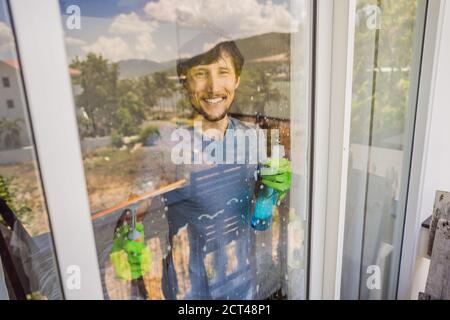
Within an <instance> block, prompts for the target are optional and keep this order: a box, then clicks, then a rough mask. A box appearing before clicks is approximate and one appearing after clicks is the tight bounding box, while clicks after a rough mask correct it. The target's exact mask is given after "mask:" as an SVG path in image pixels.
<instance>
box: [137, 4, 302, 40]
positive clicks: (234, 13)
mask: <svg viewBox="0 0 450 320" xmlns="http://www.w3.org/2000/svg"><path fill="white" fill-rule="evenodd" d="M144 10H145V13H146V14H147V15H148V16H150V17H152V18H154V19H156V20H158V21H166V22H177V23H178V25H180V26H183V27H188V28H193V29H200V30H209V31H213V32H215V33H216V34H217V35H219V36H225V37H228V38H232V39H234V38H240V37H246V36H252V35H257V34H263V33H268V32H293V31H295V30H297V29H298V27H299V24H300V22H299V20H297V19H295V18H294V17H293V15H292V14H291V13H290V12H289V9H288V7H287V6H286V5H284V4H274V3H272V2H271V1H267V2H265V3H259V2H258V1H257V0H239V1H229V0H215V1H211V0H190V1H185V0H159V1H158V2H149V3H147V5H146V6H145V8H144Z"/></svg>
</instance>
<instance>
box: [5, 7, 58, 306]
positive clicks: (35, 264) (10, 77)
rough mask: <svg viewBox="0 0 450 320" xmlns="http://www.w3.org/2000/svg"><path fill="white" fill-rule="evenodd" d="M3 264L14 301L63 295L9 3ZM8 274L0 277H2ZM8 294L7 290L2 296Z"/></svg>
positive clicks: (54, 297)
mask: <svg viewBox="0 0 450 320" xmlns="http://www.w3.org/2000/svg"><path fill="white" fill-rule="evenodd" d="M0 79H2V80H1V82H0V262H1V265H2V266H1V267H2V269H3V274H4V279H0V283H2V282H3V280H4V283H5V284H6V289H7V290H6V291H7V296H8V297H9V298H10V299H61V298H62V291H61V287H60V281H59V278H58V274H59V273H58V270H57V266H56V259H55V254H54V248H53V243H52V235H51V233H50V228H49V221H48V217H47V212H46V207H45V200H44V195H43V193H42V189H41V183H40V177H39V167H38V163H37V161H36V156H35V151H34V144H33V139H32V133H31V129H30V124H29V120H28V110H27V105H26V101H25V96H24V91H23V86H22V80H21V77H20V63H19V61H18V58H17V54H16V50H15V39H14V36H13V32H12V27H11V20H10V17H9V15H8V7H7V3H6V1H4V0H1V1H0ZM1 275H2V274H1V273H0V276H1ZM2 287H3V286H1V285H0V296H5V294H6V292H1V290H2Z"/></svg>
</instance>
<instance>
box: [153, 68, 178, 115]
mask: <svg viewBox="0 0 450 320" xmlns="http://www.w3.org/2000/svg"><path fill="white" fill-rule="evenodd" d="M152 79H153V83H154V92H155V95H154V96H155V98H156V99H157V100H159V104H160V107H162V99H163V98H168V97H170V96H172V95H173V93H174V92H175V90H176V88H175V83H174V82H173V81H172V80H170V79H169V77H168V74H167V72H155V73H153V75H152Z"/></svg>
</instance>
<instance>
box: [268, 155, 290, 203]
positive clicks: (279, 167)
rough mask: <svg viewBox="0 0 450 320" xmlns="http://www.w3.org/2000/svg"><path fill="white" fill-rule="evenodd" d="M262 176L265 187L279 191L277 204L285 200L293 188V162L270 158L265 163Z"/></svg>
mask: <svg viewBox="0 0 450 320" xmlns="http://www.w3.org/2000/svg"><path fill="white" fill-rule="evenodd" d="M260 174H261V177H262V183H263V184H264V185H266V186H268V187H269V188H272V189H274V190H276V191H278V194H279V196H278V200H277V202H279V201H281V200H283V199H284V198H285V197H286V194H287V192H288V190H289V189H290V188H291V183H292V169H291V162H290V161H289V160H288V159H286V158H270V159H268V160H267V161H266V162H264V163H263V166H262V167H261V170H260Z"/></svg>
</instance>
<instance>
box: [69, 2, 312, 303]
mask: <svg viewBox="0 0 450 320" xmlns="http://www.w3.org/2000/svg"><path fill="white" fill-rule="evenodd" d="M60 6H61V12H62V20H63V24H64V26H65V40H66V45H67V53H68V60H69V63H70V75H71V79H72V84H73V93H74V98H75V104H76V114H77V118H78V127H79V135H80V139H81V146H82V152H83V161H84V170H85V174H86V179H87V186H88V192H89V201H90V207H91V211H92V220H93V225H94V232H95V237H96V245H97V251H98V255H99V262H100V267H101V275H102V281H103V286H104V292H105V296H106V297H107V298H111V299H200V298H210V299H220V298H221V299H227V298H229V299H258V298H269V297H277V298H296V299H302V298H305V294H306V265H307V264H306V261H307V256H306V252H307V250H306V248H307V241H306V240H307V235H308V230H307V225H308V219H307V217H308V212H307V185H308V179H309V177H308V175H307V172H308V170H307V169H308V166H309V162H308V159H309V158H308V150H309V149H308V148H309V145H308V143H307V142H308V139H309V129H310V128H309V103H308V102H309V94H308V92H309V91H308V90H309V64H308V61H309V51H310V43H309V39H310V37H309V34H310V27H309V26H310V23H311V22H310V14H309V12H310V9H309V1H288V0H277V1H272V2H267V1H255V0H244V1H239V2H230V1H203V0H196V1H189V2H186V1H169V0H158V1H127V2H124V1H119V0H108V1H81V0H79V1H72V0H71V1H63V0H61V1H60ZM208 129H211V130H209V131H208ZM291 137H292V139H291ZM279 145H281V146H282V147H275V148H273V150H274V151H276V150H278V151H280V152H278V155H276V154H272V147H273V146H279ZM283 153H284V154H283ZM267 157H271V158H273V159H274V161H272V163H271V168H266V169H265V170H260V169H261V168H262V166H263V162H264V161H265V160H266V158H267ZM278 158H284V160H281V161H278V162H277V161H275V160H276V159H278ZM287 160H290V162H289V161H287ZM262 177H264V179H262ZM291 181H292V183H290V182H291ZM277 200H280V203H277ZM255 207H256V209H255ZM255 212H257V213H258V214H256V216H255ZM141 213H142V214H141ZM133 217H136V219H133ZM252 223H253V225H252Z"/></svg>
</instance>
